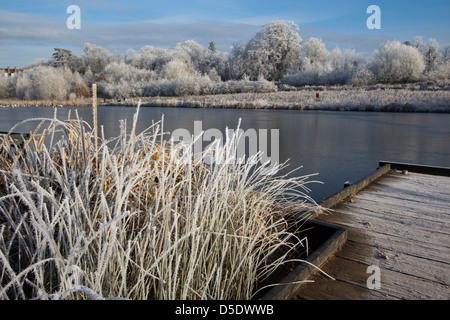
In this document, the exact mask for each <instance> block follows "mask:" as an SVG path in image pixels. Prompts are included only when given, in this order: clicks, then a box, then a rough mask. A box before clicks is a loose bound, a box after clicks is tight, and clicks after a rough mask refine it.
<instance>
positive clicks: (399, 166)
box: [379, 161, 450, 177]
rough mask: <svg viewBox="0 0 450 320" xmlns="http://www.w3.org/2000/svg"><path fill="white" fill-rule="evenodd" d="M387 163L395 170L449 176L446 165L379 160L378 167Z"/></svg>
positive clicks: (449, 172) (449, 171)
mask: <svg viewBox="0 0 450 320" xmlns="http://www.w3.org/2000/svg"><path fill="white" fill-rule="evenodd" d="M387 164H390V165H391V168H392V169H396V170H408V171H412V172H416V173H424V174H429V175H438V176H447V177H450V168H448V167H437V166H424V165H419V164H412V163H402V162H393V161H380V162H379V166H380V167H382V166H384V165H387Z"/></svg>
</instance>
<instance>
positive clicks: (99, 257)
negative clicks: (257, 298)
mask: <svg viewBox="0 0 450 320" xmlns="http://www.w3.org/2000/svg"><path fill="white" fill-rule="evenodd" d="M138 112H139V107H138V109H137V112H136V115H135V118H134V123H133V125H132V126H131V131H130V132H128V130H127V125H126V123H125V122H122V123H121V134H120V135H119V136H118V137H117V138H115V139H110V140H106V139H104V138H102V134H101V133H100V137H97V138H98V144H96V143H95V139H96V137H95V132H96V131H95V130H94V129H91V128H90V127H89V125H88V124H87V123H84V122H82V121H81V120H79V119H78V118H77V117H75V118H74V119H73V120H70V121H64V122H62V121H59V120H57V116H56V114H55V117H54V118H53V119H30V120H28V121H41V122H40V123H39V125H38V126H37V127H36V131H35V132H34V133H33V134H32V135H31V138H30V139H29V140H28V141H27V142H26V144H25V146H24V148H23V149H17V148H15V147H14V145H12V140H10V139H8V138H5V137H2V138H0V148H1V149H0V153H1V157H0V169H1V170H0V235H1V236H0V269H1V272H0V299H104V298H125V299H250V298H251V297H252V296H253V295H254V294H255V292H256V291H257V290H259V289H260V288H259V287H258V284H260V283H262V281H263V280H264V279H267V277H269V276H270V275H271V273H272V272H273V271H274V270H275V269H276V268H277V267H278V266H279V265H281V264H283V263H286V262H287V260H288V259H291V258H289V257H290V254H291V253H292V252H293V251H294V250H296V249H298V248H299V246H301V245H303V242H302V241H301V240H302V239H300V238H299V237H298V236H296V235H295V232H296V231H297V229H298V228H299V227H300V225H301V223H302V221H304V220H305V219H307V218H308V216H309V215H310V214H311V213H312V212H314V211H317V210H320V209H321V208H320V207H319V206H317V204H315V203H314V201H313V200H312V199H310V198H309V197H308V196H307V191H308V188H307V185H308V184H309V183H311V182H313V181H311V180H310V178H311V176H302V177H289V176H276V175H267V172H265V171H264V169H263V167H261V166H257V164H258V163H259V158H258V157H259V155H257V156H254V157H252V158H250V159H248V161H247V162H246V163H245V164H242V165H235V164H226V163H229V162H228V161H232V160H233V159H234V156H235V154H236V145H237V140H238V139H239V137H238V136H232V137H230V139H229V140H228V142H227V143H224V145H223V146H220V145H216V147H215V149H214V152H215V153H216V157H217V159H223V160H224V161H223V163H225V164H222V165H219V164H217V165H213V166H209V165H206V164H205V163H204V161H203V160H202V159H203V157H205V156H207V154H206V152H205V154H203V155H200V156H199V157H196V158H195V159H194V157H193V155H192V154H190V153H189V152H190V151H189V150H192V149H191V148H187V149H183V150H184V151H183V155H184V157H181V153H180V151H181V149H180V146H179V145H173V144H172V143H170V141H169V142H167V141H166V142H165V140H164V139H163V121H161V122H158V123H154V124H152V126H151V127H149V129H147V130H146V131H144V132H142V133H139V134H137V133H136V131H135V129H136V127H135V124H136V120H137V117H138ZM13 129H14V128H13ZM13 129H12V130H13ZM128 129H130V128H128ZM99 131H100V132H101V131H102V130H99ZM58 137H59V138H58ZM186 159H189V161H186ZM285 166H286V165H285V164H282V165H281V166H280V167H281V168H284V167H285ZM276 169H277V168H275V169H274V170H276ZM278 169H279V168H278ZM299 190H300V191H299ZM302 190H303V191H302Z"/></svg>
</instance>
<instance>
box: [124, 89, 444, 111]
mask: <svg viewBox="0 0 450 320" xmlns="http://www.w3.org/2000/svg"><path fill="white" fill-rule="evenodd" d="M316 93H320V98H319V99H317V98H316ZM143 101H144V103H143V106H153V107H191V108H237V109H292V110H331V111H387V112H446V113H448V112H450V88H449V87H448V86H447V87H437V86H435V85H427V84H415V85H411V84H410V85H395V86H393V85H375V86H370V87H362V88H355V87H351V86H316V87H303V88H300V89H298V90H293V91H279V92H273V93H240V94H227V95H208V96H189V97H183V98H144V99H143ZM125 103H126V104H135V103H136V101H135V100H133V99H129V100H127V101H126V102H125ZM120 104H123V102H121V103H120Z"/></svg>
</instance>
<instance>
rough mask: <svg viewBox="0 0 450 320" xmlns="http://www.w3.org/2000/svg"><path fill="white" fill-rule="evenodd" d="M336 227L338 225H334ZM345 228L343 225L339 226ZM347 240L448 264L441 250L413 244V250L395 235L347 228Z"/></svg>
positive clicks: (427, 245) (447, 258) (448, 259)
mask: <svg viewBox="0 0 450 320" xmlns="http://www.w3.org/2000/svg"><path fill="white" fill-rule="evenodd" d="M336 224H337V225H340V224H338V223H336ZM340 226H342V227H345V226H344V225H340ZM347 231H348V234H347V240H348V241H352V242H356V243H365V244H368V245H371V246H374V247H380V246H383V248H386V249H389V250H392V251H395V252H398V253H404V254H409V255H411V256H415V257H426V258H427V259H428V260H429V261H430V262H432V261H438V262H443V263H450V256H448V255H445V254H443V253H442V249H441V248H439V247H437V246H431V245H429V244H423V243H415V244H414V246H413V250H412V249H411V247H412V246H411V242H410V241H407V240H405V239H404V238H400V237H397V236H395V235H385V234H381V233H379V232H372V231H370V230H361V229H359V228H347Z"/></svg>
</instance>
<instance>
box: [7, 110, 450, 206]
mask: <svg viewBox="0 0 450 320" xmlns="http://www.w3.org/2000/svg"><path fill="white" fill-rule="evenodd" d="M75 109H76V110H78V114H79V116H80V118H82V119H84V120H86V121H88V122H91V121H92V109H91V108H90V107H59V108H57V112H58V118H59V119H61V120H62V119H65V118H66V117H67V115H68V112H69V110H72V111H71V112H72V114H74V110H75ZM135 111H136V110H135V108H130V107H99V112H98V121H99V125H103V126H104V131H105V135H106V136H107V137H115V136H117V135H118V133H119V120H121V119H126V120H127V124H128V128H130V127H131V124H132V119H133V115H134V113H135ZM53 113H54V108H53V107H19V108H0V131H8V130H9V129H10V128H11V127H12V126H13V125H15V124H16V123H18V122H20V121H22V120H25V119H29V118H37V117H48V118H52V117H53ZM163 115H164V131H165V132H173V131H174V130H175V129H179V128H184V129H187V130H189V132H191V133H194V121H202V126H203V130H207V129H210V128H217V129H220V130H222V132H225V128H226V127H229V128H230V129H233V128H236V127H237V125H238V122H239V119H242V122H241V128H242V129H244V130H247V129H251V128H252V129H256V130H258V129H268V131H269V132H270V130H271V129H279V134H280V138H279V139H280V141H279V142H280V145H279V159H280V161H281V162H284V161H285V160H288V159H290V162H289V163H290V167H289V169H294V168H297V167H300V166H302V167H303V168H302V169H300V170H298V171H297V172H296V174H298V175H307V174H312V173H318V174H319V175H318V176H316V177H314V179H315V180H319V181H321V182H323V184H311V185H309V187H310V188H311V189H312V191H311V193H310V195H311V196H312V197H313V198H314V199H315V200H317V201H320V200H322V199H323V198H326V197H328V196H330V195H332V194H334V193H335V192H337V191H340V190H341V189H342V188H343V185H344V183H345V182H346V181H353V182H356V181H357V180H359V179H361V178H363V177H365V176H366V175H367V174H369V173H371V172H372V171H373V170H375V169H376V168H377V166H378V162H379V161H380V160H389V161H398V162H409V163H417V164H423V165H433V166H446V167H449V166H450V114H416V113H377V112H324V111H288V110H286V111H282V110H235V109H230V110H228V109H181V108H141V110H140V115H139V121H138V131H142V130H144V129H146V128H147V127H148V126H149V125H150V124H151V123H152V120H153V121H159V120H161V118H162V116H163ZM37 124H38V122H34V123H27V124H25V125H21V126H20V127H18V128H17V129H16V130H15V131H17V132H30V131H31V130H33V129H34V128H35V126H36V125H37Z"/></svg>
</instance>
